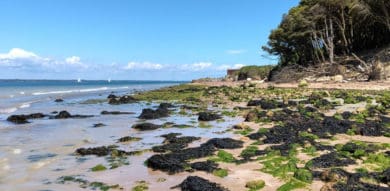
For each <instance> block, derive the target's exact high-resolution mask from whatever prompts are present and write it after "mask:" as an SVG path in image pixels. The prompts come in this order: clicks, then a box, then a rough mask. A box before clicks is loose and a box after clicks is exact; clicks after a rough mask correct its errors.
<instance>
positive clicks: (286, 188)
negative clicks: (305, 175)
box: [277, 178, 307, 191]
mask: <svg viewBox="0 0 390 191" xmlns="http://www.w3.org/2000/svg"><path fill="white" fill-rule="evenodd" d="M306 185H307V184H306V183H305V182H302V181H299V180H297V179H295V178H292V179H291V180H290V181H288V182H287V183H285V184H283V185H282V186H281V187H279V188H278V189H277V191H290V190H294V189H298V188H304V187H306Z"/></svg>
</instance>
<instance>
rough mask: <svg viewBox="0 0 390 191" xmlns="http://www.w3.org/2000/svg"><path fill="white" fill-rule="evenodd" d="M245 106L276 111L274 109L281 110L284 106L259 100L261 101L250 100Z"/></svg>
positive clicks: (273, 101)
mask: <svg viewBox="0 0 390 191" xmlns="http://www.w3.org/2000/svg"><path fill="white" fill-rule="evenodd" d="M247 106H260V107H261V108H262V109H276V108H283V107H285V106H286V105H284V104H283V103H282V102H278V101H276V100H271V99H269V100H268V99H261V100H250V101H249V102H248V104H247Z"/></svg>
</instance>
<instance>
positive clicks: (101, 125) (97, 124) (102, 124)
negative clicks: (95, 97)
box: [93, 123, 106, 128]
mask: <svg viewBox="0 0 390 191" xmlns="http://www.w3.org/2000/svg"><path fill="white" fill-rule="evenodd" d="M104 126H106V125H105V124H104V123H96V124H93V127H95V128H96V127H104Z"/></svg>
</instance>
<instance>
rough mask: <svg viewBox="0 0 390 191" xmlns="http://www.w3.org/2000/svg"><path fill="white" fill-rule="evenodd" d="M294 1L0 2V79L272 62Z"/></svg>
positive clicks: (193, 71) (210, 72)
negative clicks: (275, 36)
mask: <svg viewBox="0 0 390 191" xmlns="http://www.w3.org/2000/svg"><path fill="white" fill-rule="evenodd" d="M298 2H299V0H110V1H109V0H55V1H53V0H33V1H32V0H1V1H0V79H77V78H82V79H108V78H111V79H112V80H191V79H195V78H200V77H221V76H224V75H225V74H226V69H227V68H239V67H242V66H245V65H267V64H275V63H277V58H271V57H269V56H268V55H267V53H265V52H263V51H262V50H261V46H263V45H265V44H266V43H267V39H268V36H269V34H270V31H271V30H272V29H274V28H276V27H277V26H278V24H279V23H280V21H281V19H282V16H283V14H285V13H287V12H288V10H289V9H290V8H291V7H293V6H296V5H297V4H298Z"/></svg>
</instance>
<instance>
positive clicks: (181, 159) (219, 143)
mask: <svg viewBox="0 0 390 191" xmlns="http://www.w3.org/2000/svg"><path fill="white" fill-rule="evenodd" d="M176 136H177V134H167V135H165V137H171V138H172V137H176ZM179 139H180V137H179ZM188 140H189V141H191V140H194V138H190V139H188ZM188 140H186V139H183V140H181V141H186V142H188ZM171 143H172V142H171ZM177 143H180V141H177V142H174V143H172V144H177ZM242 147H243V142H242V141H239V140H234V139H231V138H222V139H220V138H214V139H210V140H209V141H207V142H206V143H203V144H201V145H200V146H199V147H194V148H187V149H181V150H177V151H175V152H171V153H167V154H157V155H153V156H152V157H150V158H149V159H148V160H147V166H148V167H150V168H152V169H155V170H161V171H164V172H168V173H169V174H174V173H179V172H183V171H184V170H185V168H186V166H188V165H189V164H188V163H187V161H188V160H190V159H198V158H203V157H208V156H211V155H213V154H214V152H215V151H216V150H217V149H235V148H242Z"/></svg>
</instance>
